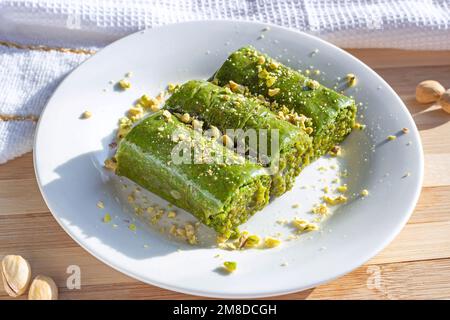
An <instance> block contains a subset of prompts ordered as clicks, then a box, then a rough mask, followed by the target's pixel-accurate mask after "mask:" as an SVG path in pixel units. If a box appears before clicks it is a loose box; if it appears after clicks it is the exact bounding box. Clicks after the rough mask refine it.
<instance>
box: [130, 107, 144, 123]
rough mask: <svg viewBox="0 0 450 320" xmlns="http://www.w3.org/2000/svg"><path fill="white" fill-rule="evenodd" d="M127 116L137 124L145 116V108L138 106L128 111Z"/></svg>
mask: <svg viewBox="0 0 450 320" xmlns="http://www.w3.org/2000/svg"><path fill="white" fill-rule="evenodd" d="M127 116H128V118H129V119H130V120H131V121H132V122H136V121H138V120H139V119H141V118H142V117H143V116H144V108H143V107H142V106H141V105H140V104H136V105H135V106H134V107H131V108H130V109H129V110H128V113H127Z"/></svg>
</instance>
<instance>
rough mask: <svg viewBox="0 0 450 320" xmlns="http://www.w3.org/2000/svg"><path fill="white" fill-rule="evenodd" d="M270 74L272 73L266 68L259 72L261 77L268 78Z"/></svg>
mask: <svg viewBox="0 0 450 320" xmlns="http://www.w3.org/2000/svg"><path fill="white" fill-rule="evenodd" d="M269 75H270V74H269V72H268V71H267V70H266V69H261V71H259V72H258V77H259V78H261V79H266V78H267V77H268V76H269Z"/></svg>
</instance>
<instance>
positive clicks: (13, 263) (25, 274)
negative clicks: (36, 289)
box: [1, 255, 31, 297]
mask: <svg viewBox="0 0 450 320" xmlns="http://www.w3.org/2000/svg"><path fill="white" fill-rule="evenodd" d="M1 274H2V279H3V285H4V287H5V290H6V292H7V293H8V294H9V295H10V296H11V297H18V296H20V295H22V294H23V293H24V292H25V291H26V290H27V288H28V285H29V284H30V279H31V267H30V264H29V263H28V261H27V260H25V259H24V258H22V257H21V256H17V255H7V256H5V257H4V258H3V260H2V269H1Z"/></svg>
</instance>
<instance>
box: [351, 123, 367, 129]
mask: <svg viewBox="0 0 450 320" xmlns="http://www.w3.org/2000/svg"><path fill="white" fill-rule="evenodd" d="M365 128H366V125H365V124H361V123H359V122H355V124H354V126H353V129H357V130H364V129H365Z"/></svg>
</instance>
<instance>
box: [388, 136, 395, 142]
mask: <svg viewBox="0 0 450 320" xmlns="http://www.w3.org/2000/svg"><path fill="white" fill-rule="evenodd" d="M387 139H388V140H390V141H392V140H395V139H397V137H396V136H393V135H390V136H388V137H387Z"/></svg>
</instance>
